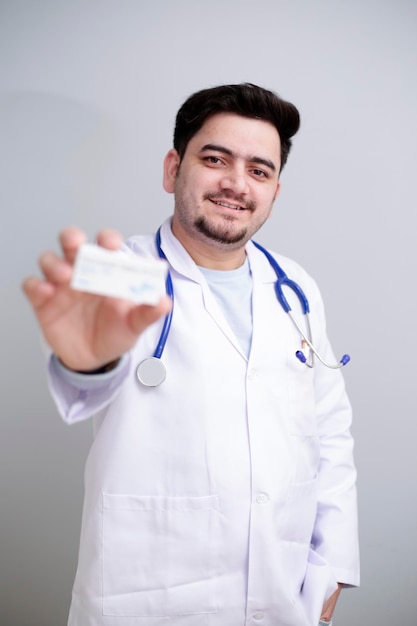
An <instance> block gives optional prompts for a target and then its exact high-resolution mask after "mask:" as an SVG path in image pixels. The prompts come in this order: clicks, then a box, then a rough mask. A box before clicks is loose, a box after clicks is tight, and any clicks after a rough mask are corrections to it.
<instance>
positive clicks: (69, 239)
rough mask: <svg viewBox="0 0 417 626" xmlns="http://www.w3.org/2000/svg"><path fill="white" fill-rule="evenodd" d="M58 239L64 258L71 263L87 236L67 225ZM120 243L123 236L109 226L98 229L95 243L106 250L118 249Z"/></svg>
mask: <svg viewBox="0 0 417 626" xmlns="http://www.w3.org/2000/svg"><path fill="white" fill-rule="evenodd" d="M59 241H60V244H61V248H62V251H63V254H64V258H65V260H66V261H67V262H68V263H70V264H71V265H72V264H73V263H74V259H75V256H76V254H77V251H78V248H79V247H80V246H81V245H82V244H83V243H85V242H86V241H87V236H86V234H85V233H84V232H83V231H82V230H80V229H79V228H75V227H69V228H65V229H64V230H63V231H61V233H60V234H59ZM122 243H123V238H122V236H121V235H120V233H118V232H117V231H116V230H112V229H110V228H106V229H103V230H101V231H99V233H98V235H97V244H98V245H99V246H102V247H103V248H107V249H108V250H118V249H119V248H120V247H121V245H122Z"/></svg>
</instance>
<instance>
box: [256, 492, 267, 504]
mask: <svg viewBox="0 0 417 626" xmlns="http://www.w3.org/2000/svg"><path fill="white" fill-rule="evenodd" d="M256 502H257V503H258V504H266V503H267V502H269V496H268V494H267V493H258V495H257V496H256Z"/></svg>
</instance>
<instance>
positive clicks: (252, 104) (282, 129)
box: [174, 83, 300, 169]
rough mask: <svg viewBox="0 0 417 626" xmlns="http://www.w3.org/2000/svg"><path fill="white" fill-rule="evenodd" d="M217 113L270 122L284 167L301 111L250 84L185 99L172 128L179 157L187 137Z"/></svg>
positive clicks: (200, 92) (210, 91)
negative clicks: (279, 145)
mask: <svg viewBox="0 0 417 626" xmlns="http://www.w3.org/2000/svg"><path fill="white" fill-rule="evenodd" d="M216 113H235V114H237V115H242V116H243V117H250V118H256V119H261V120H265V121H266V122H270V123H271V124H272V125H273V126H275V128H276V129H277V131H278V134H279V137H280V140H281V169H282V168H283V167H284V165H285V163H286V161H287V158H288V154H289V152H290V149H291V143H292V142H291V137H292V136H293V135H295V133H296V132H297V130H298V129H299V127H300V114H299V112H298V110H297V109H296V107H295V106H294V105H293V104H291V102H287V101H286V100H283V99H282V98H280V97H279V96H278V95H277V94H276V93H274V92H272V91H268V90H267V89H263V88H262V87H258V86H257V85H253V84H252V83H241V84H240V85H221V86H220V87H212V88H209V89H203V90H202V91H197V92H196V93H194V94H193V95H191V96H190V97H189V98H188V99H187V100H186V101H185V102H184V104H183V105H182V106H181V108H180V109H179V111H178V113H177V117H176V121H175V130H174V148H175V149H176V151H177V152H178V154H179V155H180V159H182V158H183V156H184V154H185V151H186V149H187V145H188V142H189V141H190V139H192V137H194V135H195V134H196V133H197V132H198V131H199V130H200V129H201V127H202V126H203V125H204V123H205V122H206V121H207V119H208V118H209V117H211V116H212V115H215V114H216Z"/></svg>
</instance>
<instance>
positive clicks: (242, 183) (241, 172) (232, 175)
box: [221, 164, 249, 195]
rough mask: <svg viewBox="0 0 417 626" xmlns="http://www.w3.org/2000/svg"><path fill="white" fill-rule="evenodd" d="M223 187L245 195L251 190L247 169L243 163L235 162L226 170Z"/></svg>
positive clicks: (222, 182)
mask: <svg viewBox="0 0 417 626" xmlns="http://www.w3.org/2000/svg"><path fill="white" fill-rule="evenodd" d="M221 187H222V189H224V190H230V191H232V192H233V193H235V194H238V195H245V194H247V193H248V191H249V184H248V179H247V174H246V170H245V168H244V166H243V165H239V164H234V165H233V166H231V167H229V168H228V169H227V171H225V172H224V176H223V177H222V179H221Z"/></svg>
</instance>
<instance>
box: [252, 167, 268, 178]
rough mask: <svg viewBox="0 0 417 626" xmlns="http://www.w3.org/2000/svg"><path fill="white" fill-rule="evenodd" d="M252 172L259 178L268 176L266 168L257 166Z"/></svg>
mask: <svg viewBox="0 0 417 626" xmlns="http://www.w3.org/2000/svg"><path fill="white" fill-rule="evenodd" d="M252 173H253V174H254V175H255V176H256V177H257V178H268V174H267V173H266V172H264V170H260V169H258V168H255V169H253V170H252Z"/></svg>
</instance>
